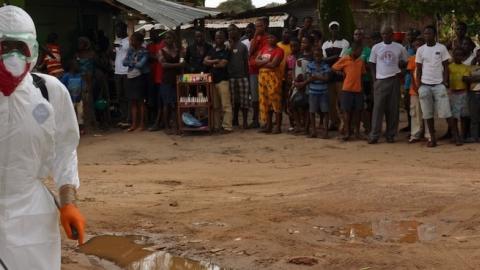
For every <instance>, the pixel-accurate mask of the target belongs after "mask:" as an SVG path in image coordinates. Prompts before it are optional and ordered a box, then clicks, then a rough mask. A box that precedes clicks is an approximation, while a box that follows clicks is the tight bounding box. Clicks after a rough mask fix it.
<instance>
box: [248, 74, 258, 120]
mask: <svg viewBox="0 0 480 270" xmlns="http://www.w3.org/2000/svg"><path fill="white" fill-rule="evenodd" d="M259 91H260V90H259V85H258V75H257V74H251V75H250V95H251V97H252V109H253V115H252V125H251V127H252V128H259V127H260V122H259V112H260V96H259Z"/></svg>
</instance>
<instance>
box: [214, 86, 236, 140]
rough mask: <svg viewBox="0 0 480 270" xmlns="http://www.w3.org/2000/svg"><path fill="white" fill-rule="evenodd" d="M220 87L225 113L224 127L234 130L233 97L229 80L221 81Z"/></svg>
mask: <svg viewBox="0 0 480 270" xmlns="http://www.w3.org/2000/svg"><path fill="white" fill-rule="evenodd" d="M218 87H219V89H218V90H219V94H220V103H221V106H222V114H223V121H222V127H223V129H224V130H225V131H232V130H233V129H232V103H231V102H232V99H231V96H230V89H229V84H228V81H222V82H220V83H219V84H218ZM237 120H238V119H237Z"/></svg>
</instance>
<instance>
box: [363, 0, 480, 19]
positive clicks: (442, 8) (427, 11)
mask: <svg viewBox="0 0 480 270" xmlns="http://www.w3.org/2000/svg"><path fill="white" fill-rule="evenodd" d="M371 6H372V8H374V9H375V10H376V11H379V12H386V11H392V10H403V11H406V12H408V13H409V14H410V15H412V16H414V17H422V16H426V15H430V16H436V15H440V16H443V15H446V14H450V13H452V12H455V13H456V14H460V15H462V16H463V15H465V16H468V17H471V16H476V15H477V13H478V10H479V9H480V1H478V0H414V1H413V0H412V1H405V0H372V4H371Z"/></svg>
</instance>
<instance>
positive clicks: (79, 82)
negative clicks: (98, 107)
mask: <svg viewBox="0 0 480 270" xmlns="http://www.w3.org/2000/svg"><path fill="white" fill-rule="evenodd" d="M61 81H62V83H63V84H64V85H65V86H66V87H67V89H68V92H69V93H70V97H71V98H72V102H73V107H74V108H75V113H76V114H77V121H78V126H79V129H80V134H81V135H84V134H85V129H84V123H83V120H84V119H83V102H82V94H83V92H84V91H85V87H86V84H85V81H84V80H83V78H82V75H81V73H80V68H79V66H78V63H77V61H71V62H70V65H69V69H68V72H67V73H65V74H64V75H63V77H62V79H61Z"/></svg>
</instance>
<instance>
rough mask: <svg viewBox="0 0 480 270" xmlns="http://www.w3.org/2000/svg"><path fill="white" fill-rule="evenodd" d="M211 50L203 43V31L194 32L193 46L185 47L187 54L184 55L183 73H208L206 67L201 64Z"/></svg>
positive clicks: (210, 46)
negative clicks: (184, 68)
mask: <svg viewBox="0 0 480 270" xmlns="http://www.w3.org/2000/svg"><path fill="white" fill-rule="evenodd" d="M211 50H212V45H210V44H208V43H207V42H206V41H205V33H204V32H203V31H200V30H196V31H195V40H194V42H193V44H192V45H190V46H188V47H187V52H186V55H185V63H186V71H185V73H201V72H205V73H206V72H208V67H206V66H205V65H204V64H203V59H205V57H206V56H207V54H208V52H209V51H211Z"/></svg>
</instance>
